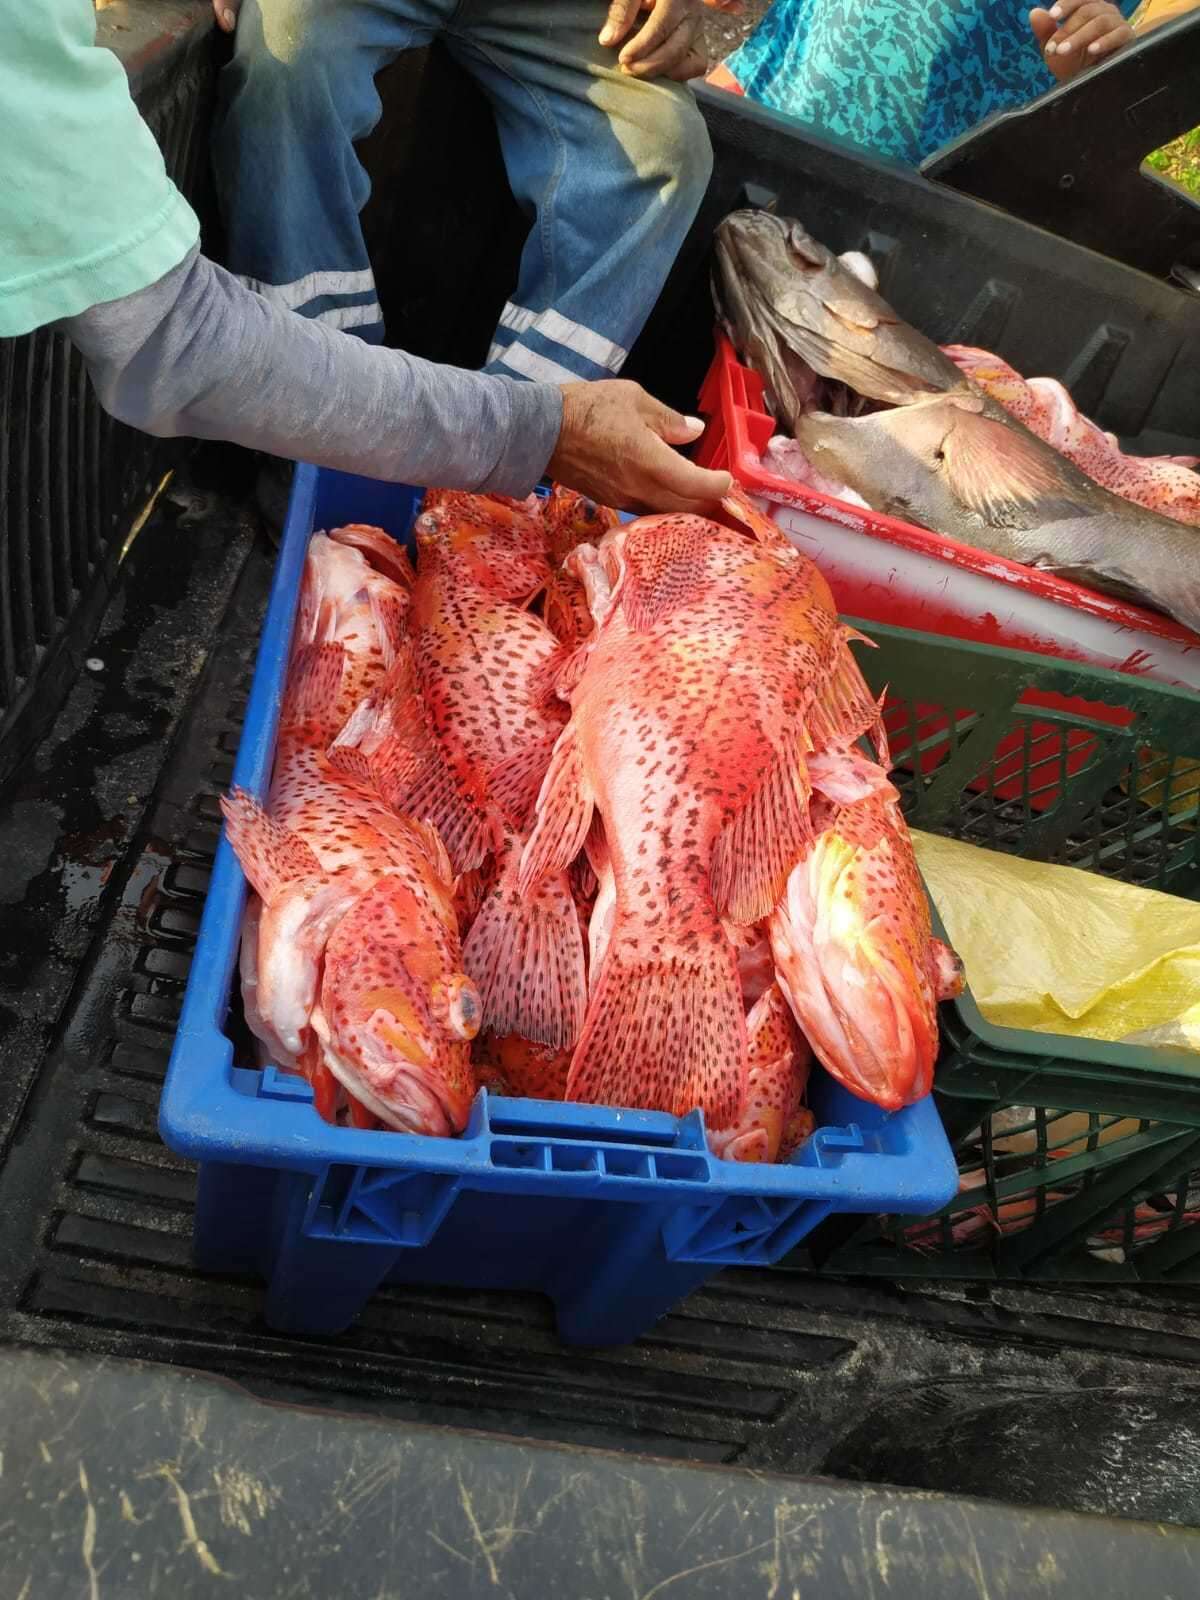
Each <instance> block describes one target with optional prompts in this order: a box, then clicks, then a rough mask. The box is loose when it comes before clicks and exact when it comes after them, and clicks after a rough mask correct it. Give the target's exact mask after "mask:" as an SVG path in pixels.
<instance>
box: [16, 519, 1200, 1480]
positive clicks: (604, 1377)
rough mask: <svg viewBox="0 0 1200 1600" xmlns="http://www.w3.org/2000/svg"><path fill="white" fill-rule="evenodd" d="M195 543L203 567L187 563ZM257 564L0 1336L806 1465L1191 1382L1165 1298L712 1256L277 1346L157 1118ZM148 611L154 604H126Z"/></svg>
mask: <svg viewBox="0 0 1200 1600" xmlns="http://www.w3.org/2000/svg"><path fill="white" fill-rule="evenodd" d="M210 559H212V558H210ZM268 579H269V555H268V553H267V552H266V551H265V550H261V549H260V550H257V551H255V552H254V553H253V554H252V555H251V557H250V560H249V562H248V564H247V566H246V568H245V569H244V571H243V574H242V578H241V581H240V585H239V587H238V588H237V590H236V592H235V593H234V597H233V600H232V603H231V604H230V606H229V609H228V611H227V614H226V615H225V618H224V622H223V625H222V626H221V628H220V629H219V630H218V631H217V633H216V636H215V637H209V638H208V640H207V642H208V644H209V655H208V663H207V667H206V669H205V673H204V676H203V678H202V679H201V681H200V687H199V690H198V692H197V694H196V697H195V699H194V701H193V703H192V707H191V711H190V715H189V716H188V717H187V719H186V722H185V723H184V725H183V726H182V728H181V729H180V731H179V732H178V734H177V735H176V737H175V740H174V743H173V745H172V747H171V750H170V753H169V755H168V756H167V759H166V762H165V766H164V769H163V772H162V775H161V779H160V782H159V785H158V789H157V792H156V795H155V798H154V801H153V803H152V805H151V806H150V808H149V810H148V813H147V816H146V820H145V823H144V825H143V826H142V828H141V830H140V832H139V833H138V835H137V836H136V838H135V841H134V843H133V846H132V851H131V853H130V855H129V856H128V857H127V858H126V859H125V861H124V862H123V863H122V864H121V867H120V868H119V870H120V872H122V873H123V874H124V877H123V882H122V888H121V892H120V894H119V896H118V895H115V894H114V898H113V902H112V904H111V905H110V906H109V907H108V913H107V916H106V917H105V919H104V921H103V923H102V925H101V926H100V927H99V928H98V929H97V931H96V934H95V936H94V938H93V940H92V944H91V948H90V951H89V954H88V957H87V960H86V961H85V963H84V965H83V967H82V969H81V971H80V974H79V977H78V980H77V982H76V986H75V989H74V992H73V994H72V996H71V999H70V1002H69V1004H68V1006H67V1008H66V1012H65V1014H64V1017H63V1018H62V1019H61V1021H60V1024H59V1027H58V1029H57V1031H56V1033H55V1036H54V1043H53V1045H52V1047H51V1049H50V1050H49V1052H48V1053H47V1056H46V1058H45V1060H44V1061H43V1063H42V1065H41V1070H40V1072H39V1074H38V1076H37V1079H36V1081H35V1084H34V1087H33V1091H32V1094H31V1095H30V1098H29V1100H28V1102H27V1104H26V1106H25V1108H24V1112H23V1115H22V1117H21V1119H20V1121H19V1123H18V1125H17V1129H16V1133H15V1137H14V1139H13V1141H12V1144H11V1145H10V1147H9V1151H8V1155H7V1158H6V1160H5V1163H4V1166H3V1168H2V1169H0V1215H3V1216H4V1217H5V1219H6V1225H5V1229H4V1230H3V1244H2V1246H0V1337H2V1338H5V1339H8V1340H18V1341H22V1342H26V1343H35V1344H39V1345H64V1346H68V1347H71V1348H77V1349H78V1348H83V1349H86V1350H89V1351H92V1352H98V1353H103V1352H111V1353H115V1354H121V1355H130V1356H139V1357H143V1358H148V1359H153V1360H160V1361H167V1362H173V1363H177V1364H180V1365H185V1366H194V1367H199V1368H204V1369H207V1370H209V1371H212V1372H216V1373H220V1374H224V1375H227V1376H229V1377H231V1378H235V1379H237V1380H239V1381H241V1382H243V1383H246V1384H248V1385H250V1386H251V1387H254V1388H256V1389H259V1390H262V1391H264V1392H267V1393H270V1394H273V1395H277V1396H280V1397H292V1398H301V1399H306V1400H308V1401H312V1402H316V1403H322V1404H328V1405H334V1406H337V1407H338V1408H341V1409H345V1408H347V1407H351V1408H370V1409H374V1410H380V1411H384V1412H388V1413H391V1414H396V1415H403V1416H405V1417H408V1418H414V1419H418V1420H424V1421H429V1422H438V1421H443V1422H445V1421H449V1422H454V1423H457V1424H458V1425H469V1426H474V1427H479V1428H484V1429H488V1430H494V1431H499V1432H505V1433H510V1434H517V1435H527V1436H536V1437H540V1438H545V1439H552V1440H561V1441H565V1442H578V1443H587V1444H592V1445H602V1446H609V1447H613V1448H617V1449H622V1450H638V1451H648V1452H653V1453H656V1454H661V1455H666V1456H673V1457H677V1458H688V1459H692V1460H697V1461H712V1462H716V1461H740V1462H743V1463H745V1464H751V1465H761V1466H764V1467H766V1466H770V1467H779V1468H785V1469H792V1470H801V1471H803V1470H814V1469H820V1467H821V1466H822V1464H823V1463H824V1461H825V1459H826V1457H827V1456H828V1454H829V1453H830V1451H831V1450H832V1449H834V1447H835V1446H836V1445H837V1443H838V1441H839V1440H840V1439H841V1438H842V1437H843V1436H844V1435H845V1434H846V1433H847V1432H848V1430H851V1429H853V1428H855V1427H858V1426H860V1425H861V1424H862V1423H863V1422H864V1420H866V1419H869V1418H871V1417H872V1416H873V1415H875V1414H876V1413H879V1414H880V1415H881V1416H882V1415H883V1414H885V1412H886V1407H887V1405H888V1404H889V1398H890V1397H891V1396H894V1395H896V1394H900V1393H909V1394H911V1392H912V1391H913V1390H914V1389H918V1388H919V1387H920V1386H921V1385H922V1384H924V1383H928V1382H930V1381H933V1380H936V1381H937V1382H938V1383H939V1384H941V1385H943V1386H944V1385H946V1384H950V1385H957V1386H960V1390H959V1391H956V1392H962V1393H964V1394H966V1395H971V1396H974V1397H975V1398H977V1399H978V1398H980V1397H983V1396H986V1395H987V1394H989V1393H991V1391H992V1389H993V1387H994V1386H995V1385H996V1384H1002V1383H1004V1382H1009V1383H1016V1382H1018V1381H1019V1382H1020V1383H1021V1384H1022V1385H1023V1386H1024V1388H1025V1389H1028V1388H1030V1387H1031V1386H1035V1387H1036V1386H1045V1387H1047V1388H1050V1389H1054V1390H1058V1391H1060V1390H1062V1389H1063V1388H1068V1389H1070V1388H1073V1387H1075V1386H1078V1385H1089V1386H1095V1385H1098V1384H1111V1383H1128V1384H1140V1385H1143V1386H1144V1385H1147V1384H1152V1383H1159V1384H1161V1385H1162V1386H1163V1387H1167V1386H1168V1385H1169V1384H1170V1383H1172V1382H1175V1383H1177V1382H1178V1380H1179V1378H1180V1377H1181V1376H1183V1377H1184V1379H1185V1381H1186V1379H1187V1378H1190V1377H1191V1373H1192V1372H1193V1371H1194V1372H1197V1373H1200V1319H1197V1318H1196V1316H1195V1314H1194V1313H1193V1312H1192V1311H1191V1309H1190V1307H1189V1305H1188V1303H1187V1301H1186V1300H1184V1299H1182V1298H1181V1297H1175V1298H1173V1299H1162V1298H1159V1299H1154V1298H1149V1297H1146V1296H1140V1297H1138V1296H1134V1295H1131V1294H1125V1295H1124V1296H1118V1297H1114V1296H1112V1295H1109V1296H1107V1297H1106V1298H1105V1299H1104V1301H1103V1302H1101V1301H1100V1300H1099V1299H1098V1298H1096V1297H1091V1298H1084V1297H1082V1296H1080V1295H1074V1294H1066V1293H1058V1294H1055V1293H1051V1292H1045V1291H1038V1290H1035V1289H1032V1288H1021V1289H1013V1288H1008V1289H999V1288H992V1289H987V1288H985V1287H983V1286H970V1285H956V1286H947V1287H942V1288H939V1287H928V1288H927V1287H926V1286H922V1285H906V1286H904V1287H903V1288H898V1287H892V1286H889V1285H886V1284H882V1283H879V1282H873V1283H866V1284H855V1283H847V1282H839V1281H837V1280H822V1279H816V1278H812V1277H807V1276H804V1275H799V1274H788V1273H766V1272H745V1273H730V1274H726V1275H725V1276H724V1277H722V1278H720V1279H718V1280H717V1281H716V1282H715V1283H714V1284H713V1285H711V1286H710V1287H708V1288H707V1289H705V1290H703V1291H702V1292H700V1293H698V1294H696V1295H694V1296H693V1297H692V1298H691V1299H690V1300H689V1301H688V1302H687V1303H686V1304H685V1305H684V1306H683V1307H682V1308H681V1309H680V1310H679V1312H678V1313H677V1314H675V1315H673V1316H671V1317H669V1318H668V1319H666V1320H665V1321H664V1322H663V1323H662V1324H661V1325H660V1326H659V1327H658V1328H657V1329H656V1330H655V1331H654V1333H653V1334H652V1335H650V1336H649V1337H647V1338H645V1339H643V1340H642V1341H640V1342H639V1343H638V1344H637V1345H635V1346H632V1347H630V1348H628V1349H619V1350H611V1351H601V1352H580V1351H568V1350H565V1349H564V1348H563V1347H561V1346H560V1345H559V1344H558V1342H557V1340H556V1338H555V1337H554V1334H553V1332H552V1331H551V1318H550V1314H549V1308H548V1306H547V1305H545V1304H544V1303H543V1302H542V1301H540V1300H539V1299H538V1298H536V1297H531V1296H523V1295H507V1294H470V1293H466V1292H463V1291H451V1290H438V1289H420V1288H396V1289H392V1290H388V1291H385V1292H384V1293H382V1294H380V1295H379V1296H378V1297H377V1298H376V1300H375V1301H373V1302H372V1304H371V1305H370V1307H369V1308H368V1310H367V1312H366V1314H365V1315H364V1316H363V1317H362V1319H361V1320H360V1322H359V1323H358V1324H357V1325H356V1326H355V1327H354V1328H352V1329H351V1330H350V1331H349V1332H347V1333H346V1334H344V1335H343V1336H341V1337H339V1338H337V1339H333V1340H316V1339H313V1340H299V1339H292V1338H284V1337H280V1336H278V1335H276V1334H273V1333H272V1332H271V1331H270V1330H268V1329H267V1328H266V1327H265V1325H264V1324H263V1322H262V1320H261V1304H262V1295H261V1290H260V1288H259V1286H258V1285H257V1284H256V1283H254V1282H252V1281H250V1280H248V1279H234V1278H223V1277H212V1276H205V1275H202V1274H200V1273H198V1272H197V1271H195V1270H194V1269H193V1267H192V1266H191V1262H190V1234H191V1208H192V1200H193V1176H192V1172H191V1170H190V1169H189V1167H188V1166H187V1164H186V1163H184V1162H182V1161H180V1160H179V1159H177V1158H176V1157H175V1156H173V1155H172V1154H171V1153H170V1152H169V1151H167V1150H166V1149H165V1148H164V1147H163V1145H162V1144H161V1143H160V1142H159V1140H158V1137H157V1134H156V1131H155V1115H156V1107H157V1099H158V1093H159V1088H160V1084H161V1081H162V1076H163V1072H164V1069H165V1066H166V1061H167V1057H168V1054H169V1051H170V1045H171V1038H172V1030H173V1028H174V1026H175V1023H176V1019H177V1017H178V1013H179V1006H180V1002H181V998H182V994H183V989H184V984H185V980H186V976H187V969H188V962H189V958H190V955H191V951H192V948H193V945H194V941H195V936H196V931H197V927H198V923H199V917H200V912H201V909H202V905H203V896H204V891H205V886H206V883H207V875H208V870H209V867H210V865H211V860H212V853H213V849H214V846H215V842H216V837H217V796H218V794H219V792H220V791H221V789H222V787H223V786H224V785H225V784H226V783H227V782H228V780H229V777H230V772H231V767H232V759H233V753H234V750H235V748H236V742H237V733H238V723H239V718H240V715H241V712H242V709H243V706H244V701H245V694H246V688H247V684H248V679H249V673H250V669H251V664H252V658H253V651H254V646H255V627H256V623H257V619H258V617H259V615H260V614H261V607H262V604H263V602H264V598H265V593H266V586H267V582H268ZM145 609H146V615H147V627H150V626H152V625H153V617H154V607H152V606H150V607H147V608H145Z"/></svg>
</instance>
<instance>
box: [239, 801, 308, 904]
mask: <svg viewBox="0 0 1200 1600" xmlns="http://www.w3.org/2000/svg"><path fill="white" fill-rule="evenodd" d="M221 814H222V815H223V816H224V818H225V832H226V834H227V836H228V838H229V842H230V844H231V845H232V846H233V850H234V854H235V855H236V856H237V858H238V860H239V861H240V862H241V864H242V870H243V871H244V872H245V874H246V877H247V878H248V880H249V882H250V885H251V887H252V888H253V889H254V891H255V893H256V894H259V895H261V896H262V898H263V900H265V901H267V902H268V903H269V902H270V901H271V900H273V899H275V898H276V897H277V896H278V894H279V892H280V890H281V889H284V888H286V887H287V885H288V884H289V883H296V882H299V881H300V880H301V879H303V878H319V877H321V876H322V872H321V864H320V862H319V861H318V860H317V858H316V856H315V855H314V854H313V853H312V851H311V850H310V849H309V847H308V846H307V845H306V844H305V843H304V841H303V839H300V838H297V836H296V835H295V834H294V833H292V832H290V831H289V830H288V829H287V828H281V827H280V825H279V824H278V823H277V822H276V821H275V820H274V818H273V817H269V816H268V815H267V813H266V812H265V811H264V810H263V808H262V806H261V805H259V803H258V801H257V800H255V799H254V797H253V796H252V795H249V794H247V793H246V791H245V790H244V789H232V790H231V791H230V792H229V794H227V795H222V796H221Z"/></svg>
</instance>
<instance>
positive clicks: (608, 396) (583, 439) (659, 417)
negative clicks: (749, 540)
mask: <svg viewBox="0 0 1200 1600" xmlns="http://www.w3.org/2000/svg"><path fill="white" fill-rule="evenodd" d="M562 397H563V420H562V428H561V430H560V432H559V435H558V444H557V446H556V447H555V451H554V454H553V455H552V456H551V458H550V464H549V466H548V467H547V469H546V470H547V472H548V474H549V475H550V477H552V478H554V479H555V480H556V481H557V482H559V483H565V484H566V485H567V486H568V488H571V489H578V490H580V492H581V493H583V494H586V495H589V496H590V497H591V498H592V499H593V500H595V501H596V502H597V503H598V504H600V505H604V506H614V507H616V508H617V509H618V510H620V511H700V512H705V511H712V510H713V509H714V507H715V506H716V504H717V502H718V501H720V500H721V499H722V497H723V496H725V495H727V494H728V493H729V491H730V487H731V484H732V480H731V479H730V476H729V474H728V473H727V472H709V471H707V470H706V469H705V468H703V467H697V466H693V465H692V463H691V462H690V461H687V460H685V459H684V457H683V456H681V455H680V454H679V453H678V452H677V451H675V450H673V449H672V448H671V446H672V445H680V444H691V443H692V441H693V440H694V439H697V438H699V436H700V433H701V432H702V430H703V427H704V424H703V423H702V422H700V421H699V420H698V419H697V418H695V417H681V416H680V414H679V413H678V411H672V410H671V408H670V407H669V406H664V405H662V404H661V403H660V402H659V401H657V400H655V399H654V397H653V396H652V395H649V394H647V393H646V391H645V390H644V389H643V388H642V386H641V384H638V383H629V382H627V381H626V380H625V379H622V378H610V379H605V380H603V381H601V382H598V383H565V384H563V386H562Z"/></svg>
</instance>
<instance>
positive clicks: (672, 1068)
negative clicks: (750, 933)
mask: <svg viewBox="0 0 1200 1600" xmlns="http://www.w3.org/2000/svg"><path fill="white" fill-rule="evenodd" d="M631 922H632V919H631V917H630V916H629V915H628V914H622V912H621V911H620V909H619V908H618V911H617V914H616V918H615V921H614V926H613V934H612V938H611V939H610V941H609V944H608V951H607V954H606V955H605V958H604V962H603V965H602V966H601V969H600V974H599V977H598V979H597V980H596V982H595V986H594V988H593V990H592V996H591V1000H590V1001H589V1003H588V1010H587V1016H586V1018H585V1020H584V1024H583V1032H582V1034H581V1035H580V1038H579V1043H578V1044H577V1045H576V1047H575V1054H574V1056H573V1057H572V1060H571V1072H570V1077H569V1079H568V1081H567V1098H568V1100H584V1101H588V1102H590V1103H592V1104H599V1105H613V1106H629V1107H635V1108H637V1109H640V1110H647V1111H669V1112H671V1113H672V1114H673V1115H675V1116H677V1117H681V1116H686V1115H687V1113H688V1112H689V1111H692V1110H693V1109H695V1107H697V1106H699V1107H700V1108H701V1110H702V1111H703V1112H704V1117H705V1121H706V1123H707V1124H708V1126H709V1127H710V1128H727V1127H730V1126H731V1125H732V1124H733V1123H735V1122H736V1121H737V1119H738V1117H739V1116H740V1115H741V1112H742V1108H743V1105H744V1103H745V1099H746V1086H747V1075H748V1070H749V1069H748V1064H747V1045H746V1017H745V1011H744V1008H743V1005H742V990H741V985H740V984H739V982H738V971H737V959H736V957H735V954H734V951H733V948H732V946H731V945H730V944H729V941H728V940H727V939H726V938H725V936H724V934H723V933H722V932H721V929H720V925H719V924H718V923H717V922H716V921H715V919H714V921H713V926H712V928H711V930H709V932H708V936H707V937H704V938H701V939H699V940H698V941H695V942H693V941H691V940H689V941H688V942H687V943H684V942H683V941H681V940H679V939H678V938H676V939H672V938H670V937H669V936H668V937H665V938H663V939H661V940H659V941H658V944H659V953H658V954H656V955H654V956H653V957H652V958H647V957H646V956H644V955H641V954H640V953H639V945H640V944H641V943H644V936H643V935H642V934H641V933H640V932H639V934H638V937H637V938H631V937H630V931H631Z"/></svg>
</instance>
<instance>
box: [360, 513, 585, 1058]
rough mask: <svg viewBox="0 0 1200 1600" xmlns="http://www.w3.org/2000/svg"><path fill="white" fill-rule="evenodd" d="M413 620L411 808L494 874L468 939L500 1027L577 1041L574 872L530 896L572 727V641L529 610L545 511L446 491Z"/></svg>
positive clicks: (422, 526) (467, 861)
mask: <svg viewBox="0 0 1200 1600" xmlns="http://www.w3.org/2000/svg"><path fill="white" fill-rule="evenodd" d="M416 534H417V542H418V574H417V579H416V583H415V585H414V588H413V597H412V608H411V612H410V615H409V633H410V637H411V641H412V663H413V678H412V684H411V687H410V689H409V690H408V691H407V692H403V693H399V694H396V695H393V697H392V700H391V706H390V715H391V727H390V729H389V730H388V732H389V737H390V738H391V741H392V745H393V751H392V756H391V758H390V765H391V770H392V774H393V776H392V781H391V782H390V784H389V785H388V786H386V788H385V792H386V794H387V797H388V799H389V801H390V802H391V803H392V804H393V805H395V806H397V807H398V808H399V809H400V810H402V811H406V812H409V813H411V814H413V815H416V816H421V817H427V818H428V819H429V820H430V821H431V822H432V823H433V824H434V825H435V826H436V827H437V829H438V831H439V833H440V834H441V837H442V838H443V840H444V841H445V844H446V847H447V849H448V851H449V853H450V857H451V860H452V862H453V864H454V866H455V869H456V870H457V871H459V872H468V871H471V870H474V869H483V872H484V880H483V881H484V886H485V892H484V894H483V898H482V904H481V906H480V908H479V910H478V912H477V914H476V915H475V917H474V921H473V922H472V924H471V928H470V932H469V933H468V935H467V937H466V940H465V943H464V946H463V961H464V966H465V970H466V971H467V972H468V973H470V974H471V976H472V978H473V979H474V981H475V983H476V984H477V986H478V988H479V992H480V995H481V998H482V1004H483V1016H484V1025H485V1027H487V1028H489V1029H491V1030H492V1031H493V1032H494V1033H496V1034H497V1035H498V1036H501V1037H503V1036H505V1035H508V1034H519V1035H521V1036H522V1037H523V1038H526V1039H529V1040H533V1041H535V1042H537V1043H540V1044H547V1045H552V1046H555V1047H564V1046H567V1045H570V1044H572V1043H573V1042H574V1040H575V1037H576V1035H577V1034H578V1031H579V1028H580V1025H581V1022H582V1018H583V1007H584V984H585V971H584V952H583V939H582V935H581V932H580V926H579V919H578V916H577V914H576V909H575V902H574V899H573V896H572V893H571V887H570V884H569V882H568V879H567V876H566V867H567V865H568V863H564V864H563V867H562V869H561V870H560V871H559V872H558V873H556V874H553V875H551V876H550V877H549V878H548V879H547V880H546V881H545V882H543V883H542V884H541V885H540V886H539V888H538V891H537V893H536V894H535V895H533V896H531V897H528V898H526V897H523V896H521V895H520V894H519V893H518V892H517V871H518V867H519V864H520V858H521V851H522V848H523V845H524V840H525V834H526V831H527V828H528V825H529V820H530V815H531V812H532V808H533V802H534V800H535V798H536V796H537V792H538V788H539V787H540V784H541V782H542V778H543V776H544V774H545V771H546V768H547V766H548V764H549V761H550V754H551V751H552V749H553V747H554V742H555V740H556V738H557V737H558V735H559V733H560V732H561V730H562V727H563V724H564V722H565V720H566V708H565V707H564V706H563V704H562V703H561V701H559V700H558V699H557V698H556V696H555V693H554V682H555V672H556V670H557V667H558V665H559V664H560V662H561V658H562V655H563V651H562V647H561V646H560V645H559V643H558V641H557V640H556V639H555V637H554V635H553V634H552V633H551V632H550V630H549V629H548V628H547V626H546V624H545V623H544V622H543V621H542V619H541V618H540V617H538V616H536V615H535V614H534V613H533V611H532V610H530V609H529V602H530V600H531V599H532V598H533V596H534V595H536V594H537V593H538V592H539V591H540V590H541V589H542V587H543V586H544V584H545V581H546V578H547V576H548V574H549V566H548V563H547V559H546V554H545V532H544V529H543V525H542V521H541V513H540V510H539V508H538V507H537V505H536V502H532V503H529V502H515V501H504V500H499V499H496V498H494V497H490V496H478V495H465V494H458V493H438V494H435V495H431V496H430V497H428V500H427V509H426V510H425V511H423V513H422V515H421V516H420V517H419V518H418V520H417V524H416Z"/></svg>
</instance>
